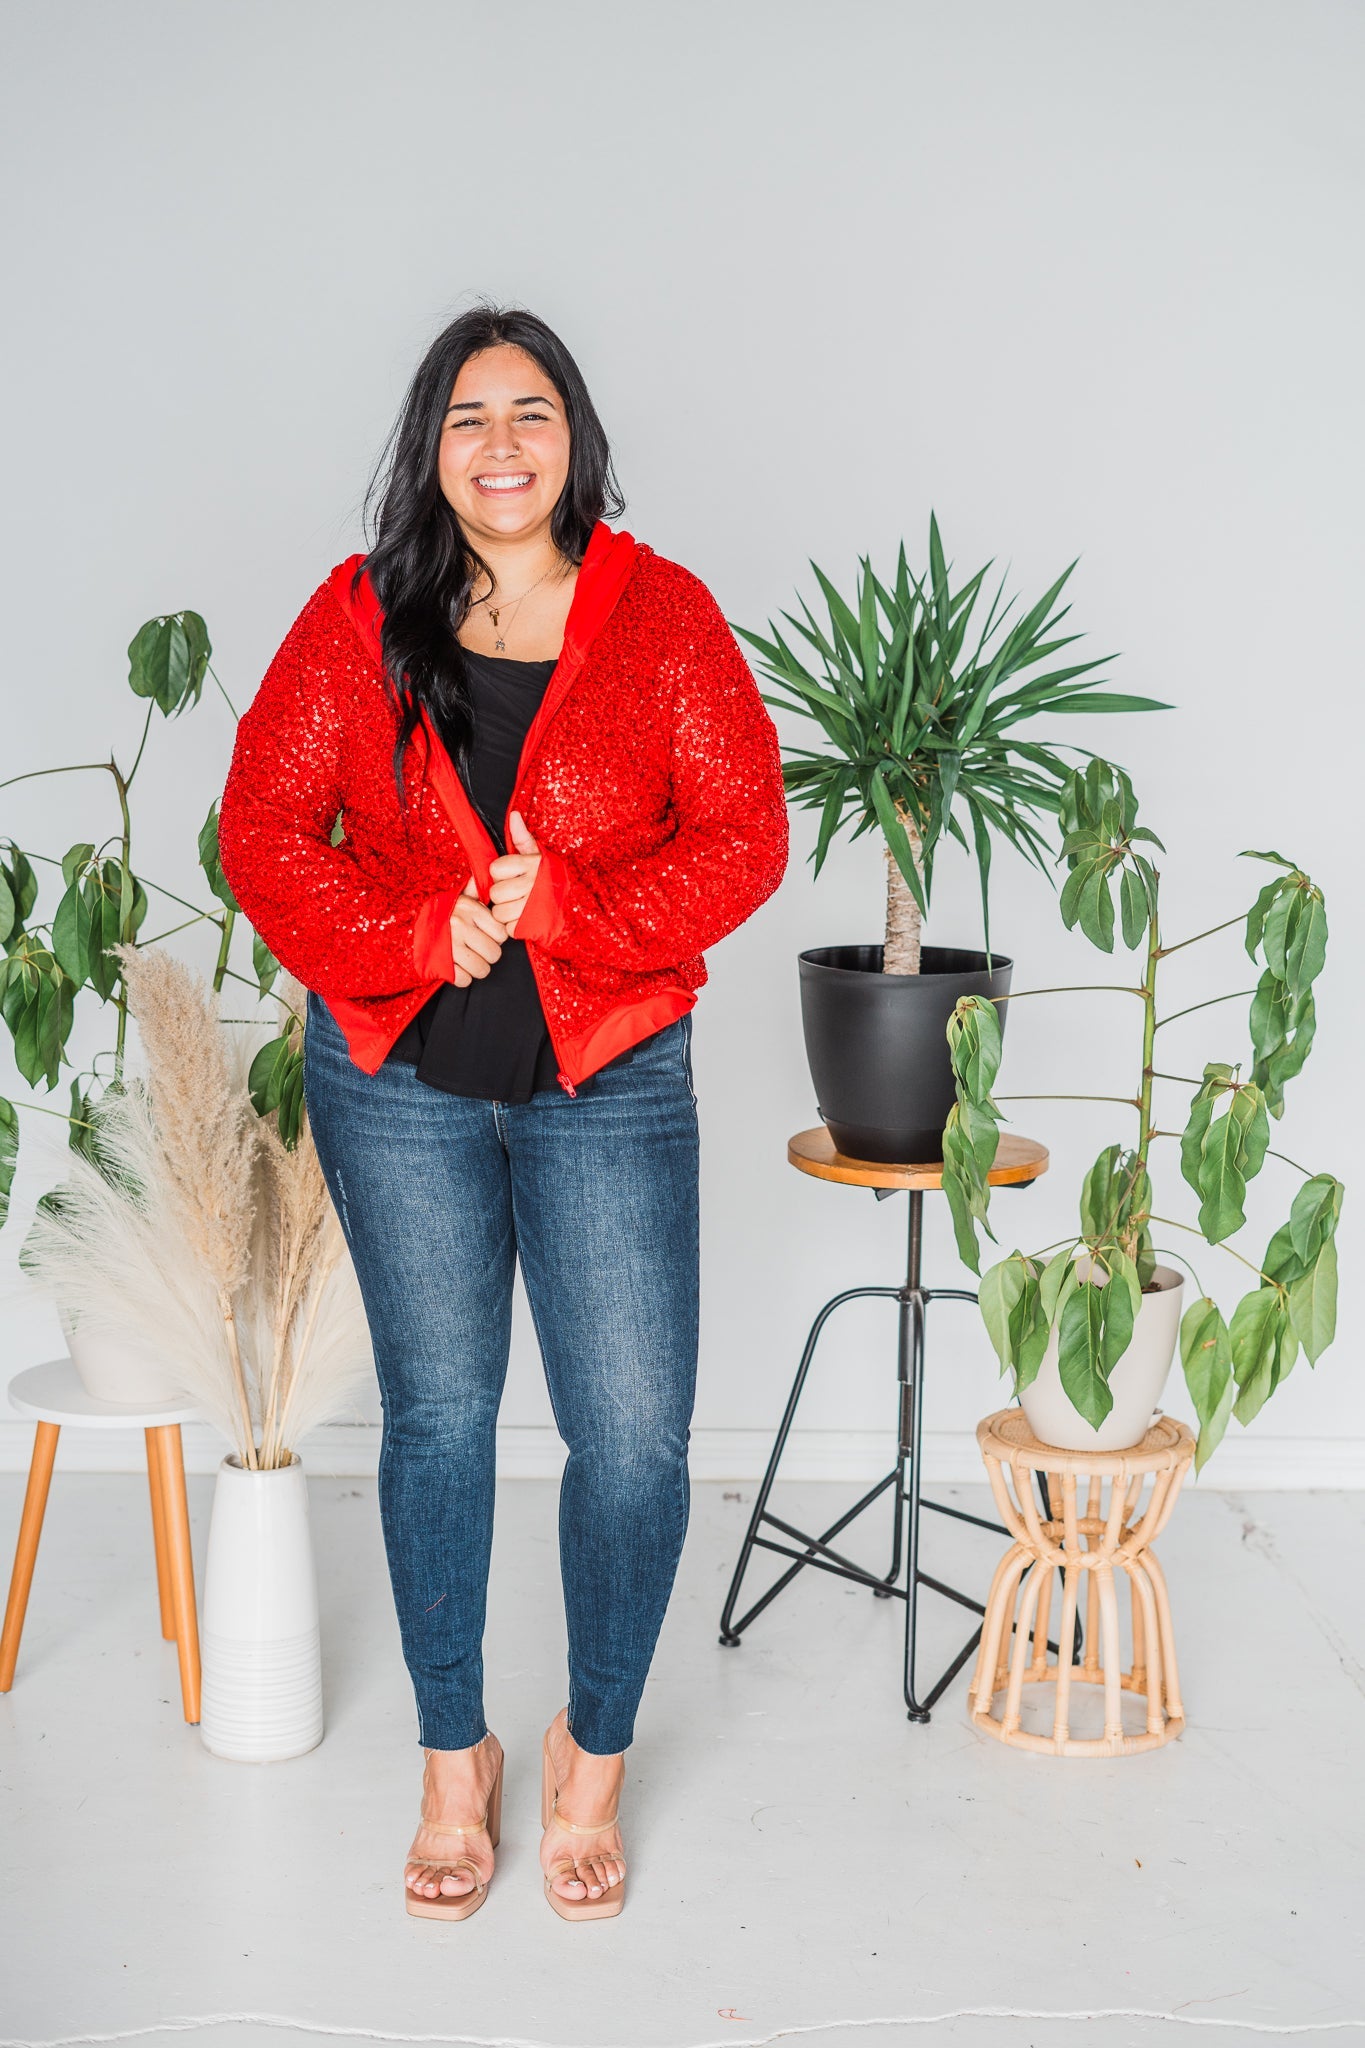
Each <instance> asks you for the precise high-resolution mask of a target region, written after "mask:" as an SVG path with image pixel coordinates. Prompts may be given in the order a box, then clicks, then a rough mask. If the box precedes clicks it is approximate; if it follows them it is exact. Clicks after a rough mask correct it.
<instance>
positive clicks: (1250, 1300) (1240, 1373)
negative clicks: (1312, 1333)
mask: <svg viewBox="0 0 1365 2048" xmlns="http://www.w3.org/2000/svg"><path fill="white" fill-rule="evenodd" d="M1229 1334H1230V1336H1231V1339H1232V1370H1233V1376H1234V1378H1235V1379H1236V1381H1237V1399H1236V1401H1235V1402H1234V1403H1233V1410H1232V1412H1233V1414H1234V1415H1235V1416H1236V1417H1237V1420H1238V1421H1239V1422H1241V1423H1244V1424H1245V1423H1248V1422H1250V1421H1251V1419H1252V1417H1253V1416H1255V1415H1257V1414H1259V1412H1260V1410H1261V1409H1262V1408H1263V1407H1264V1406H1265V1403H1266V1402H1267V1401H1268V1400H1269V1399H1270V1396H1271V1395H1272V1394H1273V1393H1274V1391H1275V1388H1276V1386H1277V1385H1278V1384H1279V1382H1280V1380H1281V1379H1283V1378H1284V1376H1285V1374H1286V1373H1287V1372H1288V1371H1289V1368H1290V1366H1291V1365H1292V1364H1293V1362H1294V1358H1295V1355H1296V1353H1297V1351H1298V1338H1297V1337H1296V1336H1295V1334H1294V1332H1293V1329H1292V1328H1291V1325H1290V1321H1289V1304H1288V1299H1287V1297H1286V1295H1285V1294H1284V1293H1283V1292H1282V1291H1281V1289H1280V1288H1278V1287H1258V1288H1257V1289H1256V1290H1255V1291H1254V1292H1253V1293H1251V1294H1247V1295H1244V1296H1243V1297H1242V1299H1241V1300H1240V1301H1239V1302H1238V1304H1237V1306H1236V1308H1235V1309H1234V1310H1233V1314H1232V1322H1231V1324H1230V1325H1229Z"/></svg>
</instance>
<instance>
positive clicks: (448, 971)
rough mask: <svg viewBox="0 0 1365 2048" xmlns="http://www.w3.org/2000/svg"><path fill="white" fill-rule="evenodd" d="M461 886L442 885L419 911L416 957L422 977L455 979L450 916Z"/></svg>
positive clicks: (415, 929)
mask: <svg viewBox="0 0 1365 2048" xmlns="http://www.w3.org/2000/svg"><path fill="white" fill-rule="evenodd" d="M459 897H460V891H459V890H458V889H438V890H436V892H435V894H434V895H431V896H428V897H427V900H426V902H425V903H424V904H423V905H422V907H421V909H420V910H419V911H418V913H417V921H416V923H415V924H414V926H413V933H412V957H413V963H414V965H415V967H416V969H417V979H418V980H419V981H454V979H455V957H454V951H453V943H452V934H451V930H450V920H451V917H452V915H453V914H454V910H455V905H456V903H457V902H458V901H459Z"/></svg>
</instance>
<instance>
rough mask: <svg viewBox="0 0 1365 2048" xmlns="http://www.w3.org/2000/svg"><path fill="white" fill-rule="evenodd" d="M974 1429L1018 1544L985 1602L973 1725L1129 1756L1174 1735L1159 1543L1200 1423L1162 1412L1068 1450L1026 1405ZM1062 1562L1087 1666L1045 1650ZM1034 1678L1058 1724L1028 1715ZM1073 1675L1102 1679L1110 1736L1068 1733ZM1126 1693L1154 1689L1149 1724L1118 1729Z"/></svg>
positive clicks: (1083, 1680) (1017, 1737)
mask: <svg viewBox="0 0 1365 2048" xmlns="http://www.w3.org/2000/svg"><path fill="white" fill-rule="evenodd" d="M976 1440H977V1443H978V1444H979V1445H980V1447H981V1455H982V1457H983V1459H984V1460H985V1464H986V1471H987V1473H988V1475H989V1477H990V1482H991V1490H992V1492H993V1493H994V1495H995V1501H996V1506H997V1507H998V1508H999V1510H1000V1516H1001V1520H1002V1521H1003V1522H1004V1523H1005V1526H1006V1528H1007V1529H1008V1531H1009V1534H1010V1535H1011V1536H1013V1538H1014V1542H1013V1544H1012V1546H1011V1547H1010V1549H1009V1550H1007V1551H1006V1553H1005V1555H1004V1557H1002V1558H1001V1560H1000V1563H999V1565H998V1567H997V1569H996V1573H995V1578H994V1580H993V1582H992V1584H991V1590H990V1595H989V1597H988V1599H987V1601H986V1616H985V1620H984V1621H983V1623H982V1626H981V1647H980V1650H979V1652H978V1655H977V1660H976V1671H975V1674H974V1676H973V1678H972V1683H971V1689H970V1692H969V1694H968V1705H969V1710H970V1713H971V1718H972V1721H973V1723H974V1724H975V1726H976V1727H978V1728H980V1729H983V1730H984V1731H985V1732H986V1733H987V1734H988V1735H994V1736H995V1737H996V1738H997V1740H998V1741H1000V1742H1007V1743H1010V1744H1012V1745H1013V1747H1014V1748H1016V1749H1031V1750H1036V1751H1039V1752H1041V1753H1042V1754H1044V1755H1048V1756H1135V1755H1137V1754H1138V1752H1139V1751H1141V1750H1146V1749H1159V1748H1161V1746H1162V1744H1163V1743H1167V1742H1173V1741H1174V1740H1175V1738H1176V1736H1177V1735H1179V1733H1180V1731H1181V1729H1182V1728H1183V1727H1184V1725H1185V1716H1184V1709H1183V1707H1182V1706H1181V1703H1180V1678H1179V1673H1178V1670H1177V1666H1176V1655H1175V1633H1174V1630H1173V1629H1172V1626H1171V1606H1170V1601H1169V1599H1168V1598H1167V1594H1166V1581H1165V1578H1164V1576H1163V1574H1162V1570H1161V1566H1160V1565H1159V1564H1158V1562H1157V1559H1156V1553H1155V1552H1154V1551H1153V1549H1152V1547H1151V1546H1152V1543H1153V1541H1154V1540H1155V1538H1156V1537H1157V1536H1159V1535H1160V1533H1161V1531H1162V1530H1163V1529H1164V1528H1165V1526H1166V1524H1167V1522H1168V1521H1169V1519H1170V1516H1171V1510H1172V1509H1173V1508H1174V1506H1175V1503H1176V1498H1177V1496H1178V1494H1179V1492H1180V1488H1181V1484H1182V1482H1183V1480H1184V1477H1185V1474H1186V1472H1187V1471H1188V1470H1189V1467H1190V1462H1191V1460H1192V1458H1193V1457H1194V1436H1193V1434H1192V1433H1191V1431H1190V1430H1188V1429H1187V1428H1186V1426H1185V1424H1184V1423H1183V1422H1175V1421H1173V1420H1172V1419H1171V1417H1170V1416H1169V1415H1161V1416H1158V1417H1157V1419H1156V1421H1155V1422H1154V1423H1153V1424H1152V1427H1151V1428H1150V1429H1149V1430H1148V1432H1147V1434H1146V1436H1144V1437H1143V1439H1142V1442H1141V1443H1140V1444H1135V1445H1134V1446H1133V1447H1132V1448H1131V1449H1130V1450H1126V1451H1061V1450H1057V1449H1055V1448H1054V1447H1053V1446H1052V1445H1050V1444H1041V1443H1039V1442H1038V1440H1037V1438H1036V1437H1034V1436H1033V1434H1032V1433H1031V1431H1030V1429H1029V1426H1028V1423H1027V1421H1026V1419H1025V1417H1024V1414H1023V1411H1022V1410H1021V1409H1019V1408H1002V1409H1001V1410H1000V1411H999V1413H998V1414H995V1415H988V1416H987V1417H986V1419H985V1421H984V1422H981V1423H979V1424H978V1425H977V1431H976ZM1039 1474H1041V1475H1043V1477H1044V1480H1045V1484H1044V1485H1043V1487H1042V1488H1041V1489H1040V1491H1041V1492H1042V1493H1043V1494H1044V1496H1045V1498H1046V1500H1047V1502H1048V1503H1049V1505H1048V1508H1047V1510H1046V1512H1047V1515H1048V1516H1049V1517H1050V1519H1046V1520H1045V1519H1044V1518H1043V1516H1042V1515H1040V1513H1039V1509H1038V1505H1037V1502H1036V1500H1035V1498H1034V1486H1033V1481H1034V1477H1035V1475H1039ZM1149 1481H1150V1482H1151V1484H1150V1491H1149V1490H1148V1482H1149ZM1081 1482H1084V1492H1083V1493H1082V1486H1081ZM1106 1494H1107V1498H1106ZM1144 1494H1145V1495H1146V1498H1145V1501H1144ZM1082 1501H1083V1502H1084V1505H1082ZM1058 1573H1060V1575H1061V1582H1062V1605H1061V1617H1060V1623H1059V1626H1058V1630H1057V1641H1058V1642H1059V1643H1066V1644H1070V1643H1071V1642H1072V1640H1073V1632H1074V1627H1075V1623H1076V1621H1077V1620H1078V1618H1079V1610H1080V1607H1081V1605H1082V1602H1083V1603H1084V1608H1085V1634H1084V1644H1085V1649H1084V1655H1083V1658H1082V1660H1081V1661H1080V1662H1079V1663H1077V1662H1075V1661H1074V1657H1068V1659H1067V1661H1066V1662H1065V1663H1063V1662H1062V1660H1061V1658H1060V1656H1059V1657H1058V1658H1057V1661H1056V1662H1055V1663H1053V1662H1051V1661H1050V1660H1049V1657H1048V1650H1049V1647H1050V1646H1049V1644H1048V1640H1047V1635H1048V1622H1049V1618H1050V1612H1051V1602H1052V1594H1053V1581H1054V1578H1055V1577H1056V1575H1057V1574H1058ZM1119 1574H1122V1576H1123V1577H1124V1578H1125V1579H1126V1581H1127V1584H1128V1590H1129V1600H1130V1610H1131V1621H1132V1638H1131V1639H1132V1664H1131V1666H1130V1668H1129V1669H1128V1670H1127V1671H1125V1670H1124V1669H1123V1665H1122V1656H1121V1652H1120V1647H1119V1603H1118V1595H1117V1590H1116V1585H1117V1575H1119ZM1026 1685H1051V1686H1052V1687H1054V1688H1055V1696H1054V1711H1053V1717H1052V1732H1051V1734H1050V1735H1043V1734H1036V1733H1034V1732H1032V1731H1030V1730H1028V1729H1026V1728H1024V1727H1022V1726H1021V1725H1020V1721H1021V1709H1022V1703H1023V1690H1024V1687H1025V1686H1026ZM1077 1685H1086V1686H1102V1687H1103V1688H1104V1733H1103V1734H1102V1735H1099V1736H1076V1735H1073V1734H1072V1732H1071V1709H1072V1697H1073V1693H1072V1689H1073V1687H1075V1686H1077ZM1125 1692H1131V1693H1138V1694H1141V1695H1142V1696H1143V1697H1145V1699H1146V1702H1147V1715H1146V1726H1145V1728H1143V1729H1142V1730H1141V1731H1138V1732H1133V1733H1125V1731H1124V1726H1123V1695H1124V1693H1125ZM1001 1693H1003V1694H1004V1700H1003V1704H1002V1705H1001V1706H1000V1708H999V1711H997V1706H996V1703H997V1700H998V1698H999V1695H1000V1694H1001Z"/></svg>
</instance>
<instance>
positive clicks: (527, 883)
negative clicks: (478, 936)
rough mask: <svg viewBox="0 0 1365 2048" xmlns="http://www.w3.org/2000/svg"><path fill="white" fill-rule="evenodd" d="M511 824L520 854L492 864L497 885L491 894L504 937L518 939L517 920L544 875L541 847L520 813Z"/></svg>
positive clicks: (506, 855)
mask: <svg viewBox="0 0 1365 2048" xmlns="http://www.w3.org/2000/svg"><path fill="white" fill-rule="evenodd" d="M507 824H508V830H509V831H510V832H511V835H512V844H513V846H514V847H515V848H516V852H515V853H500V854H499V855H498V858H497V859H496V860H494V861H490V862H489V864H488V872H489V874H490V875H491V876H492V877H493V886H492V888H491V889H490V890H489V892H488V894H489V901H490V903H491V905H492V910H493V915H494V917H495V918H497V920H498V924H499V928H500V930H501V932H502V935H503V937H504V938H508V939H514V938H515V937H516V935H517V919H518V918H519V917H520V916H521V913H522V911H523V910H524V909H525V907H526V899H527V897H528V896H529V895H530V893H531V891H532V889H534V887H535V885H536V876H537V874H538V873H539V872H540V848H539V847H538V846H537V845H536V842H535V840H534V839H533V838H532V837H531V835H530V833H529V832H528V831H527V829H526V821H525V819H524V818H523V817H522V815H521V812H520V811H513V813H512V815H511V817H510V818H509V819H508V821H507Z"/></svg>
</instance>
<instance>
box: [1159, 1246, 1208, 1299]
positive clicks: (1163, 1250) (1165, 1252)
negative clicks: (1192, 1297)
mask: <svg viewBox="0 0 1365 2048" xmlns="http://www.w3.org/2000/svg"><path fill="white" fill-rule="evenodd" d="M1152 1250H1153V1251H1154V1252H1159V1253H1160V1254H1161V1256H1162V1258H1163V1259H1175V1260H1177V1261H1178V1263H1179V1264H1180V1265H1182V1266H1188V1267H1189V1269H1190V1277H1191V1279H1192V1280H1193V1281H1194V1284H1195V1286H1196V1287H1197V1288H1198V1289H1199V1292H1200V1293H1201V1294H1202V1295H1203V1296H1204V1299H1205V1300H1206V1301H1208V1300H1211V1299H1212V1297H1211V1296H1210V1294H1209V1292H1208V1289H1207V1288H1206V1287H1205V1285H1204V1283H1203V1281H1202V1280H1201V1279H1200V1277H1199V1275H1198V1274H1197V1273H1196V1272H1195V1270H1194V1261H1193V1259H1187V1258H1184V1257H1183V1256H1182V1255H1181V1253H1179V1252H1173V1251H1171V1250H1169V1249H1168V1248H1167V1246H1165V1245H1164V1244H1154V1245H1153V1246H1152Z"/></svg>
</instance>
